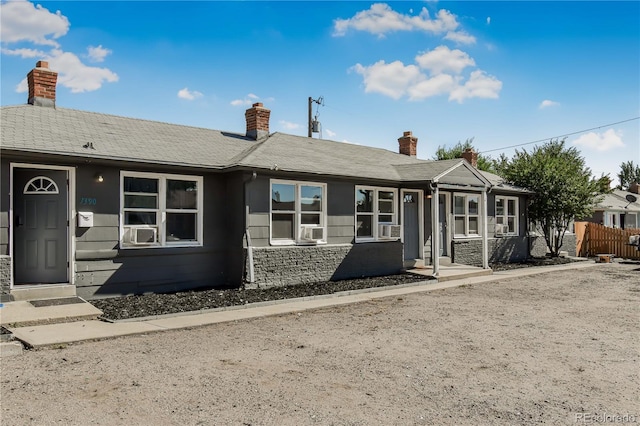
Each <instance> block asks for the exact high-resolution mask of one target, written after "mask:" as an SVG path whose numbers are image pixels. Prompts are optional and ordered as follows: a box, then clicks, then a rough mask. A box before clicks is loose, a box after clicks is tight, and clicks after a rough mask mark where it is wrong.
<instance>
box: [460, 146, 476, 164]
mask: <svg viewBox="0 0 640 426" xmlns="http://www.w3.org/2000/svg"><path fill="white" fill-rule="evenodd" d="M462 158H464V159H465V160H467V161H468V162H469V163H470V164H471V165H472V166H473V167H475V168H476V169H477V168H478V153H477V152H475V151H474V150H473V148H466V149H465V150H464V152H463V153H462Z"/></svg>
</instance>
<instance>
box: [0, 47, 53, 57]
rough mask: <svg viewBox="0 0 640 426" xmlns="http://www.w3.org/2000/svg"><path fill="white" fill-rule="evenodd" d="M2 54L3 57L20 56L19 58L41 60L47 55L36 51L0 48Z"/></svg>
mask: <svg viewBox="0 0 640 426" xmlns="http://www.w3.org/2000/svg"><path fill="white" fill-rule="evenodd" d="M2 53H4V54H5V55H11V56H20V57H21V58H43V57H45V56H46V55H47V54H46V53H45V52H43V51H42V50H37V49H25V48H23V49H7V48H4V47H3V48H2Z"/></svg>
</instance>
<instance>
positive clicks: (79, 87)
mask: <svg viewBox="0 0 640 426" xmlns="http://www.w3.org/2000/svg"><path fill="white" fill-rule="evenodd" d="M17 50H21V56H22V57H23V58H31V57H33V56H32V55H33V51H31V49H17ZM3 53H6V52H4V51H3ZM39 53H41V55H38V56H39V57H40V58H41V59H43V60H45V61H47V62H49V69H51V70H53V71H56V72H57V73H58V84H59V85H60V86H63V87H66V88H68V89H70V90H71V93H82V92H91V91H94V90H98V89H99V88H100V87H102V84H103V83H105V82H109V83H114V82H116V81H118V78H119V77H118V75H117V74H116V73H114V72H113V71H111V70H109V69H107V68H99V67H90V66H87V65H85V64H83V63H82V61H80V58H78V57H77V56H76V55H75V54H73V53H71V52H64V51H62V50H60V49H52V50H51V52H49V53H44V52H39ZM27 90H28V89H27V84H26V79H25V80H23V81H21V82H20V83H19V84H18V86H17V87H16V92H18V93H22V92H26V91H27Z"/></svg>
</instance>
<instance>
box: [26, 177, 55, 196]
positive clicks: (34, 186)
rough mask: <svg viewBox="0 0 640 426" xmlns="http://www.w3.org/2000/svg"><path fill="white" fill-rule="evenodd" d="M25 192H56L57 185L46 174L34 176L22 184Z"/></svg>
mask: <svg viewBox="0 0 640 426" xmlns="http://www.w3.org/2000/svg"><path fill="white" fill-rule="evenodd" d="M23 192H24V193H25V194H57V193H58V192H59V191H58V185H56V183H55V182H54V181H53V180H51V179H50V178H48V177H46V176H36V177H34V178H33V179H31V180H30V181H29V182H27V184H26V185H25V186H24V191H23Z"/></svg>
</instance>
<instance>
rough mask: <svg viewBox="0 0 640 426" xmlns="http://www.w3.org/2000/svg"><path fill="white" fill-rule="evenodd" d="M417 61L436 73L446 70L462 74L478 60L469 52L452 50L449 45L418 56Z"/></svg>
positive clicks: (422, 66) (421, 65)
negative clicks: (470, 55)
mask: <svg viewBox="0 0 640 426" xmlns="http://www.w3.org/2000/svg"><path fill="white" fill-rule="evenodd" d="M416 62H417V63H418V65H420V67H421V68H424V69H428V70H429V71H431V73H432V74H434V75H435V74H440V73H442V72H445V71H452V72H454V73H455V74H460V73H461V72H462V70H463V69H465V68H466V67H473V66H475V65H476V61H474V60H473V58H471V57H469V55H468V54H467V53H465V52H463V51H461V50H458V49H455V50H451V49H449V48H448V47H447V46H438V47H436V48H435V49H433V50H431V51H428V52H425V53H423V54H421V55H418V56H416Z"/></svg>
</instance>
